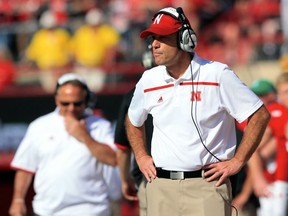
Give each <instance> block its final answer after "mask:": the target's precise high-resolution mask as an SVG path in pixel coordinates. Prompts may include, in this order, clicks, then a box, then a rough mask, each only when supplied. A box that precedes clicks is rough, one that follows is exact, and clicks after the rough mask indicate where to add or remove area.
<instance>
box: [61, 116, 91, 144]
mask: <svg viewBox="0 0 288 216" xmlns="http://www.w3.org/2000/svg"><path fill="white" fill-rule="evenodd" d="M64 121H65V127H66V130H67V132H68V133H69V134H70V135H71V136H73V137H74V138H76V139H77V140H79V141H80V142H85V139H86V137H87V136H89V134H88V132H87V128H86V125H85V121H84V120H83V119H81V120H78V119H76V118H75V117H74V116H71V115H66V116H65V117H64Z"/></svg>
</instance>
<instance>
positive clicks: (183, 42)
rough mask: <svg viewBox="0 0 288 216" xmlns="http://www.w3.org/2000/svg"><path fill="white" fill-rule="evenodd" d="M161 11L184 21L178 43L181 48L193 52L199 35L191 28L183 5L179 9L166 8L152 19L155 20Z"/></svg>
mask: <svg viewBox="0 0 288 216" xmlns="http://www.w3.org/2000/svg"><path fill="white" fill-rule="evenodd" d="M161 13H162V14H167V15H169V16H171V17H173V18H174V19H177V20H179V21H180V22H181V23H182V27H181V28H180V29H179V31H178V36H177V37H178V38H177V45H178V47H179V49H181V50H183V51H185V52H193V51H194V49H195V48H196V46H197V36H196V34H195V32H194V31H193V29H192V28H191V26H190V23H189V21H188V20H187V18H186V16H185V14H184V12H183V9H182V8H181V7H178V8H177V9H175V8H173V7H168V8H164V9H162V10H160V11H159V12H158V13H156V14H155V15H154V17H153V19H152V20H154V19H155V17H156V16H157V15H158V14H161Z"/></svg>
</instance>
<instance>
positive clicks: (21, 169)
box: [10, 165, 35, 175]
mask: <svg viewBox="0 0 288 216" xmlns="http://www.w3.org/2000/svg"><path fill="white" fill-rule="evenodd" d="M10 167H11V169H14V170H19V171H23V172H26V173H30V174H33V175H34V174H35V172H32V171H30V170H26V169H23V168H20V167H16V166H12V165H11V166H10Z"/></svg>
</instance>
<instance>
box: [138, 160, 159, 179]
mask: <svg viewBox="0 0 288 216" xmlns="http://www.w3.org/2000/svg"><path fill="white" fill-rule="evenodd" d="M137 163H138V166H139V168H140V170H141V172H142V173H143V174H144V176H145V178H146V179H147V181H148V182H149V183H151V181H152V179H155V178H156V168H155V165H154V161H153V158H152V157H151V156H149V155H144V156H142V157H140V158H138V160H137Z"/></svg>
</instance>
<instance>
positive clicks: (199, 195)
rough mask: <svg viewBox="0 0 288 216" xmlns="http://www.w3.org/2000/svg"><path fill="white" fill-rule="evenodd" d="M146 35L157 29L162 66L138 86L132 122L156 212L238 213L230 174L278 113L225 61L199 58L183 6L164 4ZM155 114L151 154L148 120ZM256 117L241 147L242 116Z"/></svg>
mask: <svg viewBox="0 0 288 216" xmlns="http://www.w3.org/2000/svg"><path fill="white" fill-rule="evenodd" d="M140 36H141V37H142V38H146V37H148V36H152V50H153V56H154V60H155V63H156V64H157V65H159V66H156V67H154V68H152V69H150V70H146V71H145V72H144V73H143V76H142V77H141V79H140V80H139V82H138V83H137V85H136V90H135V92H134V96H133V98H132V101H131V104H130V107H129V110H128V118H127V122H126V127H127V133H128V138H129V142H130V144H131V146H132V148H133V151H134V155H135V158H136V160H137V163H138V165H139V167H140V170H141V171H142V173H143V174H144V175H145V177H146V179H147V181H148V182H149V183H148V184H147V188H146V194H147V207H148V209H147V214H148V216H160V215H165V216H170V215H171V216H175V215H178V216H186V215H187V216H188V215H189V216H192V215H193V216H215V215H217V216H228V215H231V211H232V210H231V209H232V208H231V205H230V202H231V185H230V181H229V176H231V175H234V174H236V173H237V172H238V171H239V170H240V169H241V168H242V167H243V165H244V164H245V163H246V162H247V161H248V159H249V158H250V156H251V155H252V154H253V152H254V150H255V149H256V148H257V146H258V144H259V142H260V140H261V137H262V135H263V132H264V130H265V128H266V125H267V123H268V121H269V118H270V115H269V112H268V111H267V110H266V108H265V106H264V105H263V103H262V101H261V100H260V99H259V98H258V97H257V96H256V95H255V94H254V93H253V92H252V91H251V90H250V89H249V88H248V87H247V86H246V85H245V84H244V83H242V82H241V81H240V80H239V78H238V77H237V76H236V75H235V73H234V72H233V71H232V70H231V69H230V68H229V67H228V66H227V65H225V64H222V63H219V62H213V61H209V60H206V59H203V58H201V57H199V56H198V55H197V54H196V53H195V52H194V49H195V48H196V45H197V38H196V35H195V33H194V31H193V30H192V28H191V26H190V23H189V21H188V20H187V18H186V16H185V15H184V13H183V10H182V8H177V9H175V8H164V9H162V10H160V11H159V12H158V13H156V14H155V15H154V17H153V19H152V24H151V26H150V27H149V28H148V29H146V30H145V31H143V32H142V33H141V34H140ZM148 114H151V115H152V116H153V125H154V131H153V137H152V143H151V148H152V149H151V154H152V157H151V156H149V154H148V153H147V150H146V146H145V138H144V137H145V136H144V134H143V131H144V126H143V125H144V122H145V120H146V118H147V116H148ZM247 118H249V121H248V125H247V128H246V131H245V134H244V137H243V139H242V142H241V144H240V146H239V148H238V149H237V151H236V153H235V147H236V134H235V133H236V132H235V119H236V120H237V121H238V122H242V121H244V120H245V119H247Z"/></svg>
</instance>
